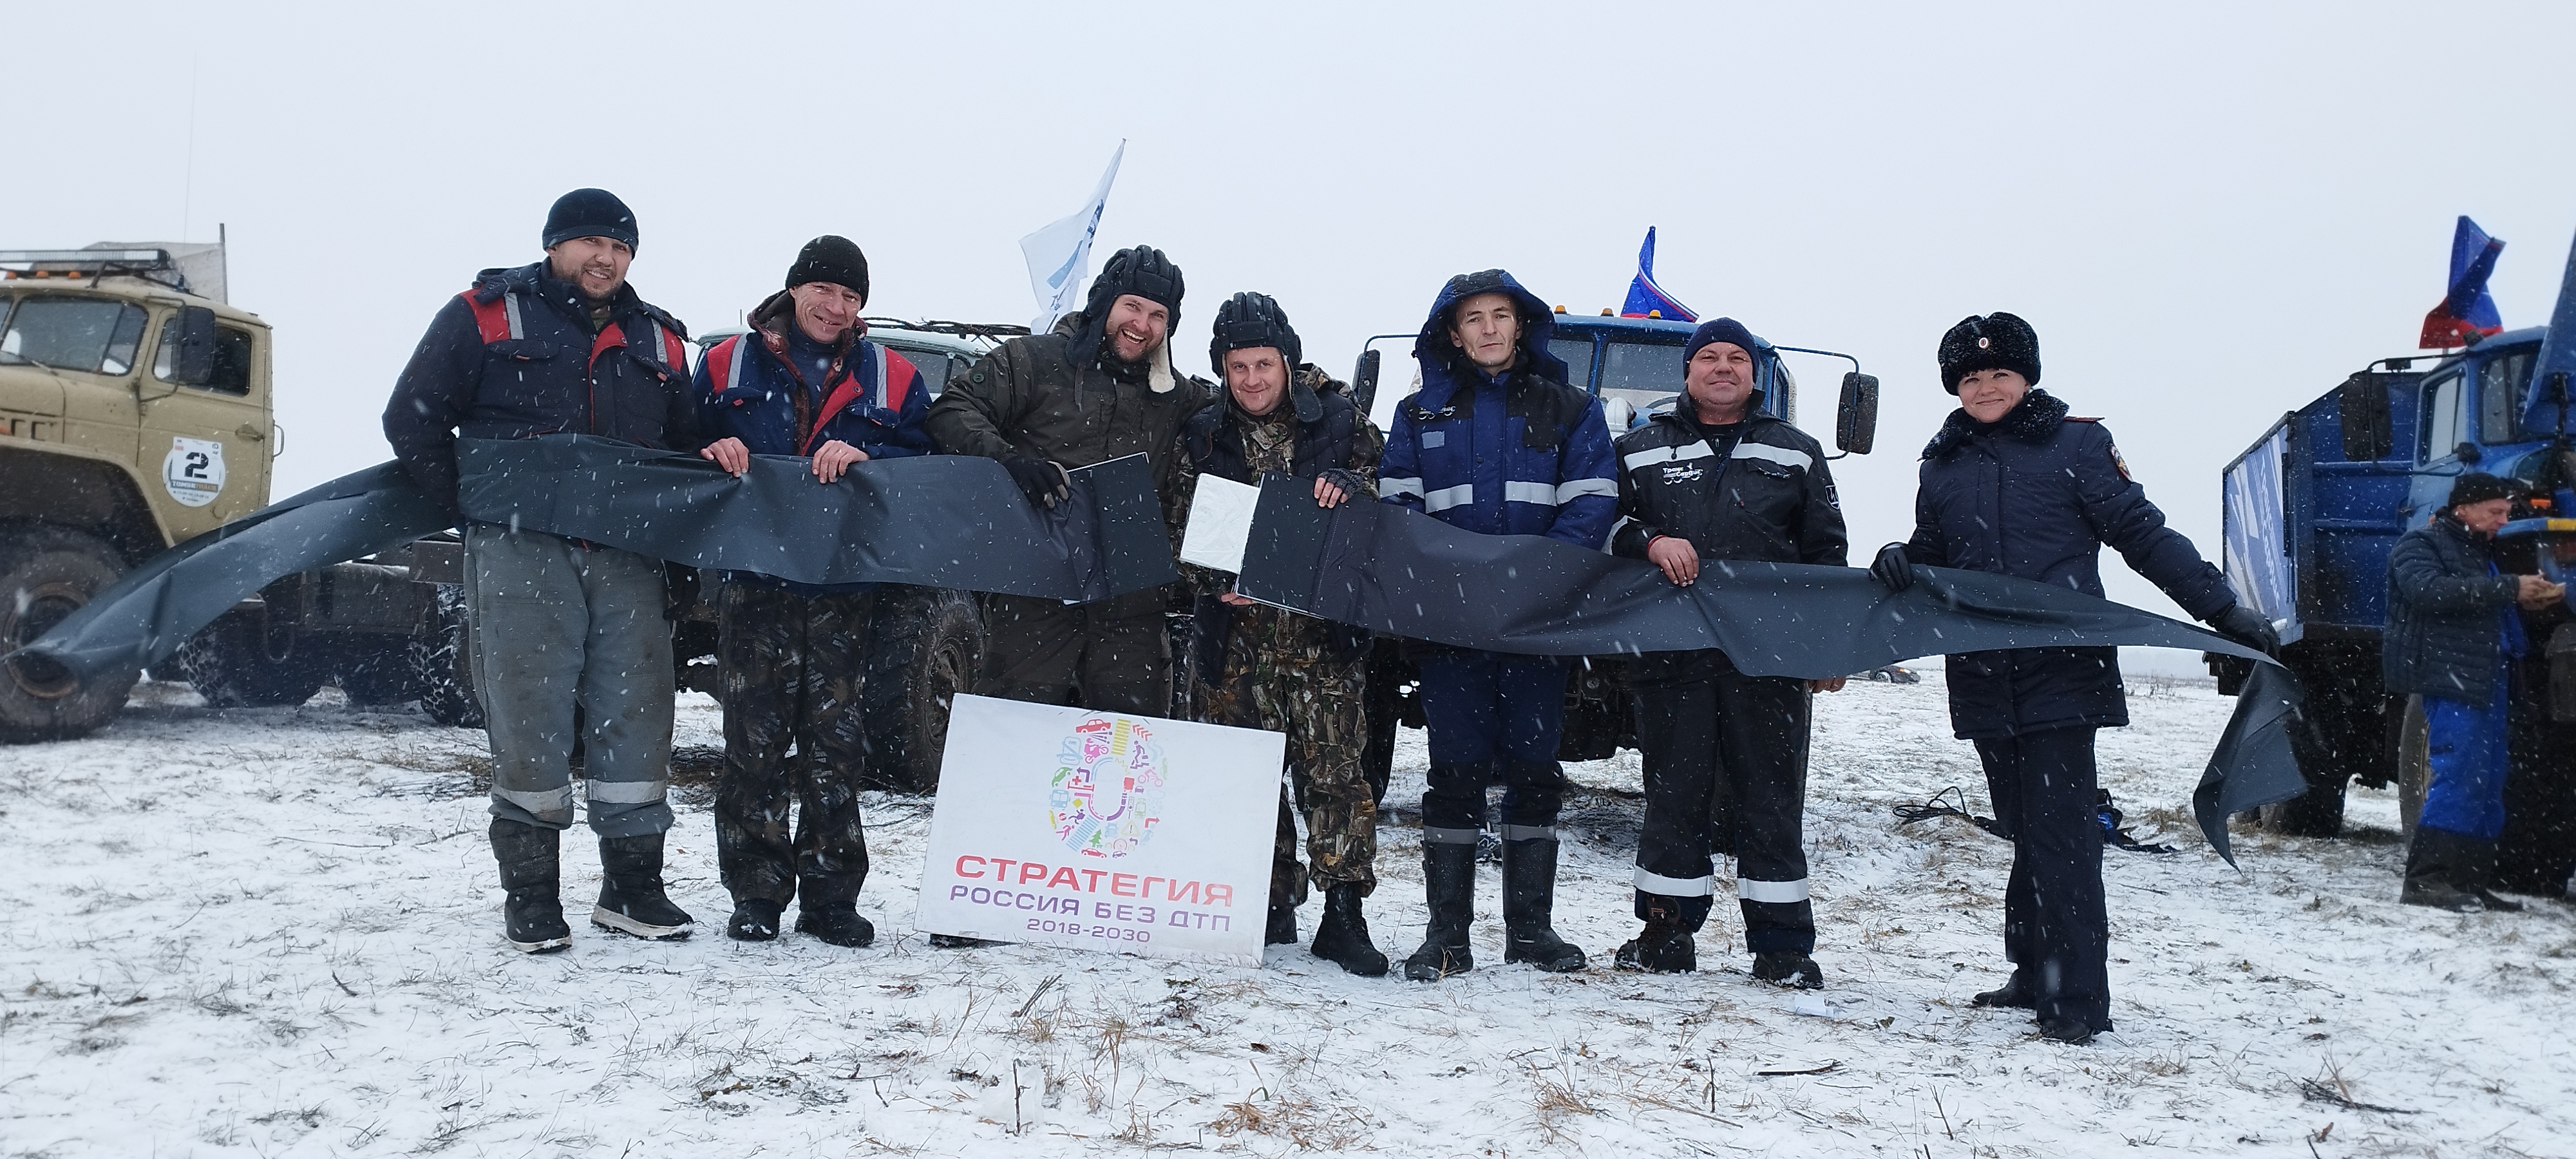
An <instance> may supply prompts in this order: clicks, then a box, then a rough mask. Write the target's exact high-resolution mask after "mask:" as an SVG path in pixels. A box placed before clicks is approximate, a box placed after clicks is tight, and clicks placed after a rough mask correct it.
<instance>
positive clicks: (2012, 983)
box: [1968, 970, 2039, 1010]
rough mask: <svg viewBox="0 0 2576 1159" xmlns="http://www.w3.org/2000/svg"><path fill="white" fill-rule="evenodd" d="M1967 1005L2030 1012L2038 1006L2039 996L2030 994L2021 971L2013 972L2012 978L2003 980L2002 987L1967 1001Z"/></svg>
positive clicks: (2028, 985)
mask: <svg viewBox="0 0 2576 1159" xmlns="http://www.w3.org/2000/svg"><path fill="white" fill-rule="evenodd" d="M1968 1004H1969V1005H1971V1006H2004V1007H2013V1008H2018V1009H2022V1010H2030V1009H2034V1008H2036V1007H2037V1006H2038V1005H2039V996H2038V995H2036V994H2033V993H2031V990H2030V984H2029V983H2028V982H2025V981H2023V980H2022V976H2021V971H2020V970H2014V971H2013V972H2012V977H2010V978H2007V979H2005V980H2004V984H2003V985H2002V986H2000V987H1997V988H1996V989H1993V990H1988V991H1986V992H1984V993H1982V994H1979V995H1977V996H1976V997H1974V998H1971V999H1969V1000H1968Z"/></svg>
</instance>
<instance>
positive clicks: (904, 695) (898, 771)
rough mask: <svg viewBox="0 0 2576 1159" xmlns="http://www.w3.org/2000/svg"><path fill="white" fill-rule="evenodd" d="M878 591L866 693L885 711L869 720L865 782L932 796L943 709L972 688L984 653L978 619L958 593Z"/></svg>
mask: <svg viewBox="0 0 2576 1159" xmlns="http://www.w3.org/2000/svg"><path fill="white" fill-rule="evenodd" d="M883 591H884V593H885V594H884V596H883V597H882V598H880V599H879V600H878V602H877V619H876V632H875V639H874V640H873V641H872V642H871V644H870V645H869V650H868V675H867V685H866V688H865V690H864V695H865V696H866V697H867V701H868V703H869V704H872V705H880V706H884V707H885V708H886V709H887V711H883V712H871V713H869V714H868V718H867V719H868V723H867V728H868V752H869V755H870V757H871V758H872V759H871V760H870V761H869V767H868V770H867V774H866V775H867V780H868V781H869V783H871V784H874V785H876V786H877V787H879V788H886V789H893V790H895V791H897V792H907V793H929V792H935V791H937V790H938V788H939V761H940V756H941V754H942V752H943V750H945V749H946V747H947V744H948V710H949V706H950V705H951V704H952V703H953V702H954V701H955V700H956V697H957V694H958V693H960V692H963V691H965V690H966V688H967V687H968V686H969V685H970V684H972V683H973V681H974V677H975V661H976V657H977V656H978V655H979V654H981V653H982V651H983V644H984V617H983V613H982V612H981V610H980V609H979V608H978V606H977V604H976V602H975V598H974V597H973V596H970V595H967V594H966V593H964V592H954V591H946V590H942V589H938V588H913V587H894V586H891V585H890V586H888V587H886V588H885V589H883Z"/></svg>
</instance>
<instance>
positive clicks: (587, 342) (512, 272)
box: [384, 189, 703, 953]
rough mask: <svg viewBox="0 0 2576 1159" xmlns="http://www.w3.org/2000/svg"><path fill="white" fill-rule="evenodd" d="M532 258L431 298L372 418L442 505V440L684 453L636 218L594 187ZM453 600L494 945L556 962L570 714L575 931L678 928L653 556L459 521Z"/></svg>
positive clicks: (685, 423) (686, 429) (667, 681)
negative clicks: (667, 872)
mask: <svg viewBox="0 0 2576 1159" xmlns="http://www.w3.org/2000/svg"><path fill="white" fill-rule="evenodd" d="M542 237H543V240H544V242H545V247H546V256H545V257H544V258H543V259H541V260H539V261H536V262H533V263H531V264H529V265H524V266H520V267H518V268H516V269H489V270H485V271H483V272H482V273H481V274H479V275H477V276H476V277H475V281H474V285H472V286H471V287H468V288H467V289H466V290H465V292H463V293H461V294H458V295H456V296H455V297H453V298H450V299H448V301H447V304H446V305H445V306H444V307H441V308H440V310H439V312H438V315H437V317H436V318H434V319H432V320H431V322H430V325H429V332H428V333H427V334H426V335H424V336H422V338H421V341H420V346H419V348H418V349H416V350H414V351H413V352H412V356H411V362H410V364H409V365H407V366H405V367H404V368H403V372H402V377H401V378H399V379H398V380H396V381H395V383H394V391H393V399H392V401H390V402H388V403H387V404H386V406H385V414H384V428H385V440H386V441H387V442H389V443H392V444H393V448H394V454H395V456H396V457H397V458H399V459H400V460H401V461H402V464H403V467H404V469H405V470H406V471H407V472H409V473H410V475H411V477H412V479H413V480H414V481H415V482H417V483H419V484H420V486H421V488H422V489H423V490H425V491H427V492H428V493H429V494H430V495H432V496H434V497H436V498H438V499H440V500H442V501H444V502H446V503H448V504H450V505H451V506H453V505H454V503H455V502H456V440H457V439H458V438H459V437H460V436H461V437H464V438H476V439H517V438H527V437H529V436H532V435H538V434H549V433H555V432H566V431H569V432H576V433H580V434H587V435H594V436H597V437H600V438H606V439H615V440H617V441H619V442H626V443H633V444H636V445H638V446H644V447H653V448H657V449H663V450H675V451H684V452H686V451H696V450H698V449H699V447H700V446H701V445H702V442H703V440H702V439H701V438H700V437H699V435H698V423H697V407H696V404H695V401H694V400H693V399H692V398H691V397H690V391H689V381H688V380H689V362H688V353H687V339H688V331H687V330H686V329H685V328H684V327H682V326H681V325H680V323H679V321H678V320H677V319H675V318H673V317H671V316H670V315H669V314H667V313H664V312H663V311H662V310H661V309H659V308H658V307H655V306H653V305H652V304H650V303H648V302H646V301H644V299H642V298H641V297H638V296H637V295H636V293H635V290H634V287H632V286H629V285H627V284H626V268H627V263H629V262H630V261H632V260H633V259H634V256H635V239H636V232H635V215H634V214H632V213H630V212H628V210H627V208H626V205H625V203H624V202H621V201H619V200H618V199H617V198H616V197H615V196H613V195H611V194H609V193H608V192H607V191H605V190H599V189H576V190H574V191H572V192H570V193H567V194H565V195H564V196H563V197H562V199H561V200H558V201H556V202H555V205H554V209H553V210H552V211H551V212H549V213H548V214H547V215H546V226H545V231H544V233H543V235H542ZM464 533H465V601H466V620H467V625H468V627H469V632H468V635H467V639H468V640H469V642H470V648H469V650H470V653H471V657H470V658H471V661H472V663H473V665H474V678H475V684H476V688H477V690H478V692H479V693H480V695H481V699H482V704H483V708H484V712H485V717H486V728H487V731H488V732H489V733H490V739H491V744H492V827H491V838H492V852H493V855H494V856H495V857H496V858H497V859H498V861H499V862H500V869H501V885H502V888H503V889H504V890H506V891H507V892H508V895H509V896H508V900H507V901H506V902H505V903H504V906H503V913H504V917H505V919H506V925H507V930H508V937H509V940H510V943H511V944H512V945H514V946H516V947H517V948H519V949H521V950H525V951H528V952H531V953H544V952H547V951H551V950H560V949H562V948H564V947H565V946H566V945H568V944H570V940H571V936H572V931H571V929H570V928H569V927H568V926H566V925H565V924H564V919H563V908H562V904H561V901H560V898H559V878H560V872H559V870H558V846H559V840H558V835H559V834H560V833H561V831H562V830H564V829H565V828H567V827H569V826H570V825H571V824H572V821H573V782H572V767H571V758H572V749H573V744H574V741H575V739H576V738H575V736H574V727H573V725H574V719H575V709H576V707H578V708H580V709H582V710H584V714H583V716H582V720H583V721H584V724H583V726H582V732H581V735H580V737H579V739H580V741H581V742H582V744H583V746H584V750H585V753H586V758H585V761H584V766H583V777H584V783H585V784H586V786H587V796H588V802H589V816H590V827H591V830H592V832H594V833H596V834H598V836H599V861H600V869H601V873H602V882H601V886H600V892H599V902H598V904H597V905H596V906H595V907H593V908H592V910H591V915H590V916H591V921H592V922H593V923H594V924H596V925H598V926H600V927H601V928H603V929H610V930H615V931H618V932H621V933H626V934H632V935H634V936H636V937H640V938H652V939H664V940H667V939H675V938H685V937H687V936H688V935H689V931H690V930H691V928H692V923H691V920H690V918H689V915H688V914H687V913H686V912H685V911H683V910H681V909H680V907H678V906H676V905H673V904H671V900H670V898H669V897H667V896H665V895H664V893H663V887H662V843H663V836H662V835H663V832H664V831H665V830H667V829H669V828H670V827H671V807H670V805H669V804H668V803H667V802H666V801H665V800H664V795H665V792H666V789H667V785H666V781H667V779H668V778H669V775H670V768H671V695H672V672H673V670H672V665H671V628H670V624H669V623H668V622H666V621H665V620H664V618H663V616H664V611H665V607H664V604H665V601H666V599H667V598H668V589H667V587H666V583H667V572H666V569H665V567H664V565H663V563H662V561H660V560H657V559H651V558H648V557H646V556H641V555H637V554H634V553H632V552H627V551H621V550H618V549H615V548H609V547H602V546H599V545H597V544H592V543H584V542H581V541H577V540H571V539H565V538H563V537H561V536H556V535H548V534H545V533H543V532H538V531H528V530H522V529H519V528H517V527H512V526H502V525H494V524H484V523H467V524H466V525H465V527H464Z"/></svg>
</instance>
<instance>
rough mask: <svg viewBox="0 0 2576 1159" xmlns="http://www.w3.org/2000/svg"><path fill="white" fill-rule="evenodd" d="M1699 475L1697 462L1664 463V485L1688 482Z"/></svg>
mask: <svg viewBox="0 0 2576 1159" xmlns="http://www.w3.org/2000/svg"><path fill="white" fill-rule="evenodd" d="M1699 477H1700V467H1699V464H1698V463H1666V464H1664V484H1665V485H1666V486H1671V485H1672V484H1675V483H1688V482H1690V481H1691V480H1693V479H1697V478H1699Z"/></svg>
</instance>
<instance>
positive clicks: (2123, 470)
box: [2111, 444, 2134, 481]
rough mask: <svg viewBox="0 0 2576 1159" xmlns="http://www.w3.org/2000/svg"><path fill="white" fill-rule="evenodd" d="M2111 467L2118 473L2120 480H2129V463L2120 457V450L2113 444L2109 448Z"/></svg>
mask: <svg viewBox="0 0 2576 1159" xmlns="http://www.w3.org/2000/svg"><path fill="white" fill-rule="evenodd" d="M2111 466H2112V467H2113V468H2114V469H2116V470H2118V471H2119V472H2120V477H2121V478H2123V479H2129V478H2130V475H2129V461H2128V460H2127V459H2123V458H2121V457H2120V448H2119V446H2118V445H2117V444H2113V445H2112V447H2111ZM2132 481H2134V480H2132Z"/></svg>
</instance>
